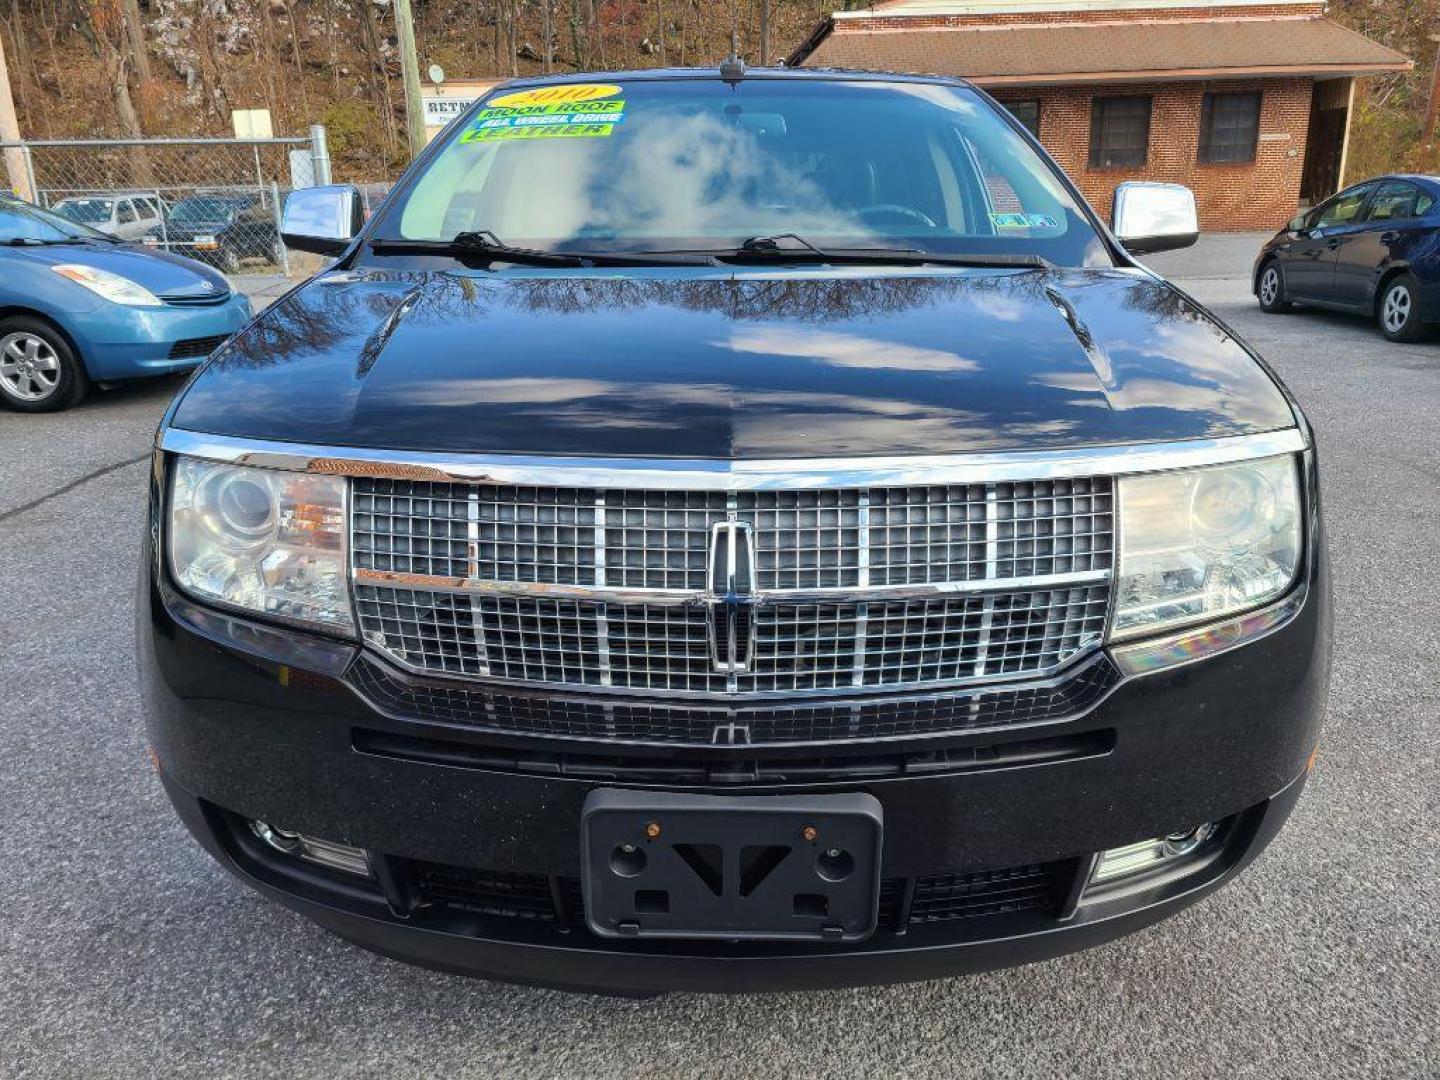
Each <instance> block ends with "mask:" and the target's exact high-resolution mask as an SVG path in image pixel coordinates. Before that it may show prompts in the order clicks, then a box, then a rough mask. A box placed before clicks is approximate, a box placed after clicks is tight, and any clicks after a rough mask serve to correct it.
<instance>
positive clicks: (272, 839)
mask: <svg viewBox="0 0 1440 1080" xmlns="http://www.w3.org/2000/svg"><path fill="white" fill-rule="evenodd" d="M250 831H251V832H252V833H254V834H255V836H256V837H257V838H258V839H259V840H260V841H261V842H262V843H264V844H265V845H266V846H267V847H269V848H270V849H272V850H273V851H278V852H279V853H280V854H282V855H288V856H290V857H292V858H296V859H303V860H304V861H305V862H308V863H314V864H315V865H317V866H325V867H329V868H330V869H331V870H339V871H341V872H342V873H346V874H355V875H357V876H359V877H373V876H374V873H373V871H372V870H371V869H370V855H369V853H368V852H367V851H366V850H365V849H364V848H360V847H353V846H352V845H350V844H340V843H336V842H335V841H333V840H322V839H320V838H319V837H318V836H306V835H304V834H303V833H297V832H290V831H289V830H288V829H280V828H276V827H275V826H274V825H271V824H269V823H268V822H264V821H251V822H250Z"/></svg>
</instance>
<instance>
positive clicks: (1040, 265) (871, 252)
mask: <svg viewBox="0 0 1440 1080" xmlns="http://www.w3.org/2000/svg"><path fill="white" fill-rule="evenodd" d="M710 254H712V255H714V257H715V258H717V259H719V260H721V261H722V262H765V263H815V264H820V263H839V264H845V263H849V264H858V265H871V264H883V265H889V266H924V265H927V264H936V265H940V266H1014V267H1021V268H1031V269H1041V270H1050V269H1053V268H1054V264H1053V263H1051V262H1050V260H1048V259H1046V258H1044V257H1042V256H1040V255H1031V254H1009V253H1006V254H1002V253H990V252H975V251H967V252H950V251H927V250H925V249H923V248H891V247H874V248H870V247H863V248H822V247H817V246H816V245H814V244H812V243H810V241H808V240H806V239H805V238H804V237H801V236H796V235H795V234H794V233H776V234H774V235H770V236H752V237H750V239H748V240H746V241H744V242H743V243H741V245H740V246H739V247H738V248H735V249H734V250H733V251H714V252H710Z"/></svg>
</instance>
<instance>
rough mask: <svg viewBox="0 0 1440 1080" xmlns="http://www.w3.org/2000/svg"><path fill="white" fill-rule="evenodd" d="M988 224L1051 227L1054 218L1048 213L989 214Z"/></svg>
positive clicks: (1036, 227)
mask: <svg viewBox="0 0 1440 1080" xmlns="http://www.w3.org/2000/svg"><path fill="white" fill-rule="evenodd" d="M990 224H991V225H994V226H995V228H997V229H1053V228H1055V227H1056V225H1055V219H1054V218H1053V217H1051V216H1050V215H1049V214H991V215H990Z"/></svg>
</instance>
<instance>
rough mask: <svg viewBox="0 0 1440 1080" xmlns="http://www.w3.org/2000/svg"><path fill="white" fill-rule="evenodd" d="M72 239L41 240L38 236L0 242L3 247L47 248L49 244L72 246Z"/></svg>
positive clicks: (18, 237) (16, 237) (12, 238)
mask: <svg viewBox="0 0 1440 1080" xmlns="http://www.w3.org/2000/svg"><path fill="white" fill-rule="evenodd" d="M74 242H75V240H74V238H73V237H69V238H66V239H64V240H42V239H41V238H40V237H38V236H12V237H11V238H10V239H8V240H0V245H3V246H4V247H49V246H50V245H51V244H73V243H74Z"/></svg>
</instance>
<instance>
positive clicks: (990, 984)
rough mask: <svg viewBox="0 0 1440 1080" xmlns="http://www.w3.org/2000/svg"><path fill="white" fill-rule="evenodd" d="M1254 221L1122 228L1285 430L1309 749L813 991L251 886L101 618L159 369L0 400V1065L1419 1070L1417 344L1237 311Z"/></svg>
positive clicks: (1425, 916)
mask: <svg viewBox="0 0 1440 1080" xmlns="http://www.w3.org/2000/svg"><path fill="white" fill-rule="evenodd" d="M1257 243H1258V241H1257V239H1256V238H1254V237H1216V238H1207V239H1206V240H1205V241H1202V243H1201V245H1200V246H1199V247H1197V248H1196V249H1194V250H1192V251H1190V252H1183V253H1179V254H1177V255H1173V256H1159V257H1156V258H1154V259H1153V260H1152V261H1153V264H1154V265H1155V266H1156V268H1157V269H1159V270H1161V271H1162V272H1169V267H1171V266H1173V267H1174V272H1175V273H1176V274H1177V275H1182V276H1181V277H1179V279H1178V280H1180V283H1181V284H1182V285H1184V286H1185V287H1187V288H1189V289H1190V290H1191V291H1192V292H1193V293H1194V295H1196V296H1197V297H1198V298H1199V299H1201V300H1202V301H1204V302H1206V303H1207V304H1209V305H1211V306H1212V308H1213V310H1215V311H1216V312H1217V314H1219V315H1220V316H1221V317H1222V318H1224V319H1226V320H1227V321H1229V322H1230V323H1231V325H1232V326H1233V327H1234V328H1235V329H1236V330H1238V331H1239V332H1241V333H1242V334H1244V335H1245V336H1246V337H1248V338H1249V340H1250V341H1251V342H1253V343H1254V344H1255V345H1256V346H1257V347H1258V348H1259V349H1260V350H1261V352H1262V353H1263V354H1264V355H1265V356H1267V357H1268V358H1269V359H1270V360H1271V362H1272V363H1273V364H1274V366H1275V367H1276V368H1277V369H1278V370H1279V372H1280V373H1281V375H1282V376H1283V377H1284V378H1285V379H1286V380H1287V381H1288V383H1289V385H1290V386H1291V387H1292V389H1293V390H1294V391H1295V393H1296V394H1297V396H1298V397H1299V399H1300V401H1301V403H1302V404H1303V405H1304V406H1305V408H1306V409H1307V411H1308V413H1309V415H1310V418H1311V420H1312V422H1313V423H1314V425H1315V427H1316V429H1317V431H1318V433H1319V445H1320V452H1321V456H1322V464H1323V469H1324V482H1325V492H1324V494H1325V501H1326V511H1327V521H1328V525H1329V529H1330V538H1331V550H1332V556H1333V562H1334V571H1335V585H1336V609H1337V625H1336V632H1337V639H1338V646H1339V648H1338V655H1337V658H1336V666H1335V675H1334V683H1333V692H1332V699H1331V710H1330V715H1329V720H1328V723H1327V726H1326V734H1325V741H1324V744H1323V749H1322V752H1321V756H1320V762H1319V766H1318V768H1317V770H1316V772H1315V775H1314V777H1313V780H1312V782H1311V784H1310V786H1309V790H1308V791H1307V792H1306V794H1305V797H1304V799H1303V800H1302V801H1301V803H1300V806H1299V808H1298V809H1297V811H1296V813H1295V816H1294V817H1293V818H1292V819H1291V822H1290V824H1289V825H1288V827H1287V828H1286V829H1285V830H1284V832H1282V834H1281V835H1280V837H1279V839H1278V840H1277V841H1276V843H1275V844H1274V845H1273V846H1272V847H1271V849H1270V850H1269V851H1268V852H1267V853H1266V854H1265V855H1264V856H1263V857H1262V858H1261V859H1260V861H1259V862H1258V863H1257V864H1256V865H1255V866H1254V867H1253V868H1252V869H1251V870H1249V871H1248V872H1247V873H1246V874H1245V875H1244V876H1243V877H1242V878H1241V879H1240V880H1239V881H1237V882H1236V883H1234V884H1233V885H1231V886H1230V887H1229V888H1227V889H1224V890H1222V891H1220V892H1219V893H1217V894H1216V895H1214V896H1213V897H1211V898H1210V899H1208V900H1207V901H1205V902H1204V903H1202V904H1201V905H1199V906H1197V907H1195V908H1192V909H1190V910H1188V911H1186V912H1184V913H1182V914H1180V915H1179V916H1177V917H1175V918H1173V919H1171V920H1169V921H1167V922H1165V923H1162V924H1160V925H1159V926H1156V927H1154V928H1152V929H1150V930H1147V931H1144V932H1142V933H1141V934H1139V935H1136V936H1133V937H1130V938H1127V939H1124V940H1121V941H1119V942H1115V943H1113V944H1110V945H1107V946H1104V947H1102V948H1099V949H1096V950H1093V951H1091V952H1086V953H1081V954H1078V955H1075V956H1070V957H1066V958H1062V959H1058V960H1053V961H1049V962H1046V963H1041V964H1035V965H1032V966H1029V967H1025V968H1020V969H1015V970H1010V971H1004V972H998V973H994V974H990V975H984V976H976V977H969V978H959V979H951V980H946V981H942V982H934V983H929V984H920V985H910V986H897V987H889V988H883V989H867V990H855V991H846V992H829V993H813V994H798V995H789V996H775V995H757V996H750V997H739V998H733V997H732V998H726V997H707V996H699V995H674V996H670V997H667V998H662V999H657V1000H652V1001H642V1002H633V1001H616V1000H609V999H601V998H593V997H584V996H573V995H567V994H563V993H558V992H551V991H540V990H531V989H524V988H518V987H511V986H503V985H497V984H492V983H486V982H480V981H475V980H468V979H464V978H460V977H456V976H448V975H441V974H436V973H433V972H429V971H423V970H419V969H415V968H411V967H407V966H405V965H403V964H399V963H395V962H392V961H388V960H383V959H380V958H378V957H375V956H372V955H369V954H367V953H365V952H362V951H360V950H358V949H355V948H352V947H350V946H348V945H346V944H344V943H342V942H340V941H339V940H337V939H335V938H332V937H330V936H329V935H327V934H326V933H324V932H323V931H321V930H319V929H317V928H316V927H314V926H312V925H310V924H309V923H307V922H305V921H304V920H303V919H301V918H300V917H299V916H296V915H293V914H291V913H289V912H288V911H285V910H283V909H281V908H279V907H276V906H274V905H272V904H270V903H268V902H266V901H265V900H262V899H261V898H260V897H259V896H257V895H255V894H253V893H251V892H250V891H248V890H247V889H245V888H244V887H242V886H241V885H240V884H238V883H237V882H236V881H234V880H233V879H231V878H230V877H229V876H228V875H227V874H226V873H225V872H223V871H222V870H221V869H220V868H219V867H218V866H216V865H215V864H214V863H213V862H211V860H210V859H209V857H208V856H206V855H204V854H203V853H202V852H201V850H200V849H199V848H198V847H197V846H196V845H195V844H194V843H193V842H192V841H191V840H190V839H189V837H188V836H187V835H186V834H185V832H184V831H183V829H182V828H181V826H180V824H179V822H178V821H177V820H176V818H175V816H174V814H173V812H172V811H171V809H170V807H169V805H168V803H167V802H166V800H165V797H164V795H163V794H162V792H161V790H160V788H159V785H158V783H157V782H156V780H155V778H154V776H153V774H152V773H151V771H150V767H149V764H148V763H147V761H146V756H145V751H144V739H143V737H142V721H141V716H140V704H139V700H138V698H137V695H136V691H135V685H134V683H135V680H134V674H133V666H134V659H133V650H132V646H131V619H132V598H131V593H132V583H133V580H134V576H135V564H136V558H137V551H138V544H139V538H140V529H141V515H142V505H143V500H144V489H145V465H144V460H145V457H146V455H147V450H148V445H149V439H150V435H151V432H152V431H153V428H154V426H155V423H156V422H157V420H158V419H159V417H160V415H161V414H162V412H163V411H164V408H165V406H166V404H167V402H168V400H169V399H170V397H171V395H172V394H173V393H174V392H175V391H176V390H177V389H178V387H179V385H180V384H179V383H178V382H175V381H170V382H165V383H159V384H152V385H149V386H138V387H126V388H123V389H119V390H115V391H111V392H108V393H102V394H97V395H95V396H93V397H92V398H91V399H90V400H89V401H87V402H86V403H85V404H84V405H83V406H81V407H80V408H79V409H77V410H75V411H73V412H70V413H66V414H62V415H59V416H44V417H32V416H20V415H18V414H15V413H9V412H0V462H3V465H0V823H3V824H0V1078H7V1080H8V1078H18V1077H51V1076H59V1077H86V1078H96V1080H99V1078H105V1077H126V1078H129V1077H144V1078H146V1080H154V1078H160V1077H172V1076H173V1077H197V1076H207V1077H254V1076H282V1077H310V1076H315V1077H342V1076H343V1077H362V1076H363V1077H370V1076H375V1077H381V1076H384V1077H396V1076H445V1077H470V1076H473V1077H511V1076H527V1077H531V1076H533V1077H561V1076H563V1077H589V1076H607V1077H611V1076H636V1077H667V1078H669V1077H691V1076H696V1077H700V1076H705V1077H711V1076H714V1077H718V1076H747V1077H749V1076H756V1077H760V1076H766V1077H768V1076H785V1077H812V1076H814V1077H842V1076H843V1077H851V1076H872V1075H874V1076H885V1077H909V1076H936V1077H942V1076H943V1077H947V1078H951V1077H965V1076H971V1075H983V1076H987V1077H1011V1076H1015V1077H1046V1078H1050V1077H1069V1076H1075V1077H1081V1076H1083V1077H1109V1076H1117V1077H1120V1076H1123V1077H1227V1078H1229V1077H1256V1078H1267V1080H1268V1078H1272V1077H1304V1078H1306V1080H1315V1078H1320V1077H1347V1078H1354V1077H1386V1078H1391V1077H1404V1078H1409V1077H1417V1078H1418V1077H1435V1076H1437V1075H1440V1034H1437V1032H1440V1024H1437V1014H1440V944H1437V943H1440V888H1437V882H1440V854H1437V853H1440V843H1437V841H1440V826H1437V821H1440V814H1437V809H1440V807H1437V801H1440V800H1437V794H1436V793H1437V777H1436V743H1437V731H1436V715H1437V712H1440V680H1437V679H1436V678H1435V673H1434V671H1433V670H1432V668H1433V667H1434V666H1435V665H1436V664H1437V661H1440V600H1437V596H1440V590H1437V586H1436V567H1435V564H1436V563H1437V562H1440V435H1437V431H1440V343H1436V344H1426V345H1412V346H1401V345H1391V344H1388V343H1386V342H1385V341H1384V340H1383V339H1382V338H1381V337H1380V335H1379V334H1378V332H1377V331H1376V330H1375V329H1374V328H1373V326H1370V325H1367V324H1366V323H1364V322H1361V321H1358V320H1354V319H1350V318H1345V317H1340V316H1331V315H1322V314H1316V313H1313V312H1312V313H1296V314H1292V315H1285V316H1266V315H1263V314H1261V313H1260V312H1259V310H1258V309H1257V308H1256V306H1255V302H1254V300H1253V298H1252V297H1250V296H1249V293H1248V283H1247V280H1246V275H1247V273H1248V270H1249V260H1250V258H1251V256H1252V255H1253V252H1254V250H1255V248H1256V246H1257Z"/></svg>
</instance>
